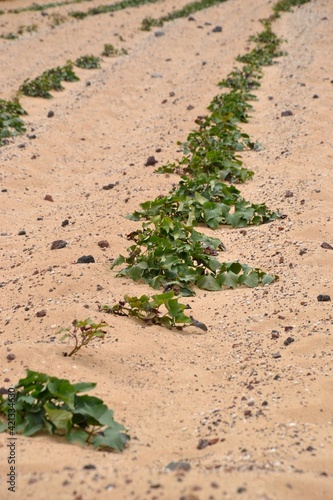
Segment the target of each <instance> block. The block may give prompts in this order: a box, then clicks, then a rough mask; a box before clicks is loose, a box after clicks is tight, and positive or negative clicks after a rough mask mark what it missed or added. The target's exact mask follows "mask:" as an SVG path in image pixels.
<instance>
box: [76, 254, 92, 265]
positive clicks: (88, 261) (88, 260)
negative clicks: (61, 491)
mask: <svg viewBox="0 0 333 500" xmlns="http://www.w3.org/2000/svg"><path fill="white" fill-rule="evenodd" d="M94 262H95V259H94V257H93V256H92V255H82V257H79V258H78V259H77V264H93V263H94Z"/></svg>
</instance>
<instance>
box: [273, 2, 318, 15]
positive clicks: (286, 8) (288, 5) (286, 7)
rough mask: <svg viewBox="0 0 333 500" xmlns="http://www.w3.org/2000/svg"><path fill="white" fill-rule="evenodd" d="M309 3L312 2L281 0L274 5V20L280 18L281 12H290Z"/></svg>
mask: <svg viewBox="0 0 333 500" xmlns="http://www.w3.org/2000/svg"><path fill="white" fill-rule="evenodd" d="M308 2H310V0H279V1H278V2H276V4H275V5H273V12H274V16H273V19H276V18H277V17H279V14H280V12H290V11H291V9H292V7H297V6H299V5H303V4H305V3H308Z"/></svg>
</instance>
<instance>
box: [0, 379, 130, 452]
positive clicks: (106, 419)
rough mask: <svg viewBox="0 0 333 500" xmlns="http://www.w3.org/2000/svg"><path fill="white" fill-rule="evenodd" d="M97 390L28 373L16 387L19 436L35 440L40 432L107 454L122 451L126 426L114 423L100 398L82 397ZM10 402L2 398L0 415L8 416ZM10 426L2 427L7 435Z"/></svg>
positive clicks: (4, 424) (87, 385) (92, 385)
mask: <svg viewBox="0 0 333 500" xmlns="http://www.w3.org/2000/svg"><path fill="white" fill-rule="evenodd" d="M95 386H96V384H95V383H91V382H80V383H77V384H71V383H70V382H69V381H68V380H66V379H59V378H57V377H50V376H49V375H46V374H44V373H39V372H34V371H31V370H27V375H26V377H25V378H22V379H21V380H19V382H18V384H17V385H16V388H15V389H16V398H15V416H16V428H15V431H16V432H17V433H22V434H23V435H25V436H33V435H35V434H36V433H38V432H40V431H47V432H48V433H49V434H55V435H60V436H64V437H65V438H66V439H67V440H68V441H69V442H70V443H79V444H81V445H83V446H84V445H86V444H91V445H92V446H93V447H94V448H98V449H102V450H107V451H122V450H123V449H124V447H125V445H126V443H127V442H128V441H129V439H130V438H129V436H128V435H127V434H126V433H125V432H123V431H124V430H125V429H124V426H123V425H122V424H119V423H117V422H115V420H114V418H113V411H112V410H110V409H109V408H108V407H107V406H106V404H105V403H104V402H103V401H102V400H101V399H99V398H97V397H94V396H88V395H81V394H80V393H82V392H86V391H90V390H91V389H93V388H94V387H95ZM8 411H9V401H8V398H7V399H5V398H4V397H3V395H1V396H0V414H2V415H4V416H7V415H8ZM7 428H8V423H7V422H5V423H3V424H2V425H0V432H4V431H6V430H7Z"/></svg>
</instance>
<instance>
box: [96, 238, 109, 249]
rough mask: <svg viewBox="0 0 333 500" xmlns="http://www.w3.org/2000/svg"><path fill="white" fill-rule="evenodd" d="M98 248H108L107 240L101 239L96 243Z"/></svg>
mask: <svg viewBox="0 0 333 500" xmlns="http://www.w3.org/2000/svg"><path fill="white" fill-rule="evenodd" d="M97 245H98V246H99V247H100V248H109V246H110V243H109V242H108V241H107V240H101V241H99V242H98V243H97Z"/></svg>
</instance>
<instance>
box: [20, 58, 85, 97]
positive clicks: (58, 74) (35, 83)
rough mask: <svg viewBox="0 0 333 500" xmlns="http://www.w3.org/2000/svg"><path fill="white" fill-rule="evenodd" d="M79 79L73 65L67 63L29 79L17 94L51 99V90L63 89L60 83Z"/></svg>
mask: <svg viewBox="0 0 333 500" xmlns="http://www.w3.org/2000/svg"><path fill="white" fill-rule="evenodd" d="M78 80H79V77H78V76H77V75H76V74H75V73H74V71H73V64H72V63H71V62H70V61H68V62H67V64H66V65H65V66H62V67H60V66H58V67H57V68H53V69H48V70H46V71H44V73H42V74H41V75H40V76H39V77H37V78H35V79H34V80H30V79H29V78H28V79H27V80H25V81H24V83H23V84H22V85H21V86H20V88H19V92H21V93H23V94H24V95H26V96H29V97H43V98H44V99H51V98H52V95H51V94H50V91H51V90H55V91H60V90H63V89H64V87H63V86H62V85H61V82H77V81H78Z"/></svg>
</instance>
